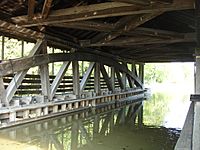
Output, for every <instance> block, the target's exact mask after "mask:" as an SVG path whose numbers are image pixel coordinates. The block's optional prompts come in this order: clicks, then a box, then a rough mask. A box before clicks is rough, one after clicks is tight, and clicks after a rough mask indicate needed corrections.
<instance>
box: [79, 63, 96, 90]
mask: <svg viewBox="0 0 200 150" xmlns="http://www.w3.org/2000/svg"><path fill="white" fill-rule="evenodd" d="M94 66H95V62H91V63H90V65H89V67H88V70H87V71H86V72H85V74H84V75H83V78H82V80H81V83H80V91H81V92H83V90H84V88H85V86H86V83H87V81H88V79H89V78H90V75H91V73H92V70H93V68H94Z"/></svg>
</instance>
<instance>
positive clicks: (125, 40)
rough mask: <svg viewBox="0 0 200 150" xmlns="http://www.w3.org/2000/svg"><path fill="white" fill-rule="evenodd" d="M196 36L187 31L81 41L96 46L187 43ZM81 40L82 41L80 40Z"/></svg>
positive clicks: (89, 45)
mask: <svg viewBox="0 0 200 150" xmlns="http://www.w3.org/2000/svg"><path fill="white" fill-rule="evenodd" d="M195 41H196V37H195V34H194V33H185V34H183V37H180V38H161V37H152V36H144V35H141V36H135V37H121V38H118V39H116V40H112V41H109V42H97V43H91V42H93V41H88V42H85V41H84V43H81V45H82V46H84V47H96V46H121V47H123V46H136V45H148V44H173V43H185V42H195ZM80 42H81V41H80Z"/></svg>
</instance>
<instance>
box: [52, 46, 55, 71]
mask: <svg viewBox="0 0 200 150" xmlns="http://www.w3.org/2000/svg"><path fill="white" fill-rule="evenodd" d="M54 52H55V51H54V48H52V53H53V54H54ZM54 74H55V73H54V63H52V75H54Z"/></svg>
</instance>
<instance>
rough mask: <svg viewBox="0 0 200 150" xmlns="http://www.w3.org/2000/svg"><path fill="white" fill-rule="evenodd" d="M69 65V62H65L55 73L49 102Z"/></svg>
mask: <svg viewBox="0 0 200 150" xmlns="http://www.w3.org/2000/svg"><path fill="white" fill-rule="evenodd" d="M69 65H70V62H69V61H66V62H64V63H63V65H62V66H61V68H60V70H59V72H58V73H57V76H56V78H55V79H54V81H53V83H52V84H51V93H50V100H52V99H53V97H54V95H55V93H56V90H57V88H58V87H59V85H60V83H61V81H62V79H63V77H64V76H65V73H66V71H67V69H68V67H69Z"/></svg>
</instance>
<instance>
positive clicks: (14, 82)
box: [0, 40, 43, 103]
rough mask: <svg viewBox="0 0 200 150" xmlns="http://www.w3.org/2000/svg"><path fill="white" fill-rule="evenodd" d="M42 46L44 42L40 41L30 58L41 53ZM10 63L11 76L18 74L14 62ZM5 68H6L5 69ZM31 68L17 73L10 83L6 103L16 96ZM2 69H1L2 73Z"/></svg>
mask: <svg viewBox="0 0 200 150" xmlns="http://www.w3.org/2000/svg"><path fill="white" fill-rule="evenodd" d="M42 44H43V41H42V40H39V41H38V42H37V43H36V44H35V46H34V47H33V49H32V50H31V52H30V53H29V55H28V56H29V57H33V56H34V55H35V54H37V53H39V52H40V50H41V48H42ZM9 63H10V67H9V68H10V69H11V70H10V71H9V72H10V73H9V74H13V73H14V72H16V70H15V69H14V68H15V67H16V66H14V64H13V63H12V61H9ZM18 65H19V66H18V67H21V65H22V64H18ZM24 65H28V64H24ZM3 68H4V67H3ZM29 68H30V67H28V68H26V69H22V70H19V71H17V73H16V74H15V76H14V78H13V79H12V81H11V82H10V84H9V85H8V87H7V88H6V101H7V103H9V102H10V100H11V99H12V97H13V95H14V94H15V92H16V91H17V88H18V87H19V86H20V84H21V82H22V80H23V79H24V77H25V75H26V73H27V72H28V69H29ZM5 69H8V68H7V66H5ZM1 70H2V69H0V71H1Z"/></svg>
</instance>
